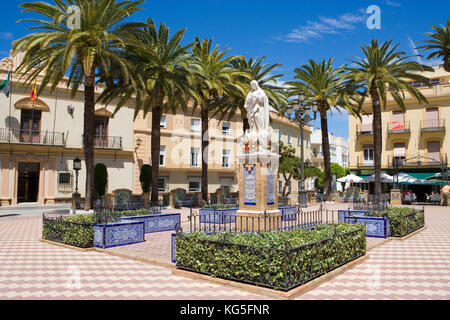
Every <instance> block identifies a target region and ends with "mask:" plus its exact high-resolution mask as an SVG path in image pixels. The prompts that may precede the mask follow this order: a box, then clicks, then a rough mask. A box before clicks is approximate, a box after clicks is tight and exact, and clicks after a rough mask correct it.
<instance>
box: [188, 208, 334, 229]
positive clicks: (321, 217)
mask: <svg viewBox="0 0 450 320" xmlns="http://www.w3.org/2000/svg"><path fill="white" fill-rule="evenodd" d="M292 208H295V212H289V213H285V214H282V215H281V216H277V215H274V214H269V213H267V212H264V213H261V214H258V215H253V216H246V217H244V216H243V217H238V216H237V215H236V213H235V212H230V211H229V210H230V209H228V211H227V209H215V208H210V209H207V210H206V213H205V211H204V212H201V211H199V210H197V209H192V208H191V209H190V214H189V216H188V222H189V232H191V233H192V232H207V233H220V232H241V233H242V232H248V231H251V232H256V233H261V232H268V231H283V230H292V229H297V228H298V229H307V228H312V227H314V226H317V225H319V224H331V223H337V222H338V221H339V217H338V210H328V209H327V208H325V207H324V206H323V205H321V206H320V208H319V209H316V210H303V209H302V208H300V207H299V206H292ZM236 211H237V209H236Z"/></svg>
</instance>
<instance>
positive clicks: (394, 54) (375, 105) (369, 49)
mask: <svg viewBox="0 0 450 320" xmlns="http://www.w3.org/2000/svg"><path fill="white" fill-rule="evenodd" d="M398 46H399V44H397V45H395V46H392V40H391V41H388V42H385V43H383V44H381V45H380V44H379V43H378V40H376V39H373V40H372V43H371V44H370V45H367V46H364V47H361V49H362V51H363V53H364V56H363V57H362V58H356V60H352V61H351V62H352V63H353V64H354V65H355V67H352V68H347V71H348V74H347V77H348V78H351V79H352V80H354V81H355V82H356V83H358V84H360V85H361V86H363V87H364V88H365V90H366V93H365V96H370V98H371V100H372V111H373V134H374V166H375V195H376V199H377V201H381V155H382V150H383V143H382V122H381V121H382V119H381V106H383V108H385V107H386V102H387V99H388V94H390V95H391V96H392V98H393V99H394V101H395V102H396V103H397V105H398V106H400V107H401V108H402V109H405V102H404V99H405V92H408V93H409V94H410V95H411V96H412V97H413V98H414V99H416V100H417V101H418V102H419V103H428V101H427V99H426V98H425V96H424V95H423V94H422V93H421V92H420V91H419V90H418V89H417V88H415V87H414V86H413V85H412V84H411V81H418V82H422V83H429V82H430V80H429V79H428V78H426V77H424V76H422V75H420V74H417V72H423V71H431V72H432V71H433V68H431V67H428V66H425V65H422V64H420V63H418V62H413V61H408V58H410V57H408V56H405V52H403V51H397V49H398Z"/></svg>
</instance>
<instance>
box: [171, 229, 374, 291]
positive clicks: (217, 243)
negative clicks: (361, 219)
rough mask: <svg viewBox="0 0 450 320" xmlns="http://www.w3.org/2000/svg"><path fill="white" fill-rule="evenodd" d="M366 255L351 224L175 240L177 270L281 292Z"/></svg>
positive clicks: (359, 234) (188, 236)
mask: <svg viewBox="0 0 450 320" xmlns="http://www.w3.org/2000/svg"><path fill="white" fill-rule="evenodd" d="M365 252H366V237H365V227H364V226H362V225H356V224H355V225H348V224H336V225H327V226H326V225H320V226H317V227H315V229H314V230H302V229H295V230H291V231H282V232H266V233H260V234H252V233H244V234H239V233H221V234H213V235H207V234H206V233H204V232H200V233H191V234H181V235H178V236H177V238H176V257H177V267H178V268H181V269H186V270H191V271H194V272H198V273H203V274H208V275H211V276H213V277H218V278H225V279H231V280H237V281H241V282H245V283H251V284H255V285H260V286H265V287H269V288H273V289H277V290H283V291H287V290H290V289H292V288H295V287H297V286H299V285H301V284H304V283H306V282H308V281H310V280H312V279H314V278H316V277H319V276H320V275H322V274H324V273H326V272H329V271H331V270H333V269H335V268H337V267H339V266H341V265H343V264H345V263H348V262H350V261H352V260H354V259H356V258H358V257H360V256H362V255H364V254H365Z"/></svg>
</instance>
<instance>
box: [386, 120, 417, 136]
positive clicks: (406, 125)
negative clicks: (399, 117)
mask: <svg viewBox="0 0 450 320" xmlns="http://www.w3.org/2000/svg"><path fill="white" fill-rule="evenodd" d="M387 128H388V134H403V133H407V134H410V133H411V123H410V122H409V121H407V122H403V123H398V124H394V123H393V122H388V124H387Z"/></svg>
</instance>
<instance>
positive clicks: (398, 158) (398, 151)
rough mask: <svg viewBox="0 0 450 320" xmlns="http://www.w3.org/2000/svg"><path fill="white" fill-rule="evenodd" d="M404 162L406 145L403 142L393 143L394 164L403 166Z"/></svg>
mask: <svg viewBox="0 0 450 320" xmlns="http://www.w3.org/2000/svg"><path fill="white" fill-rule="evenodd" d="M405 161H406V145H405V143H403V142H400V143H394V164H395V163H396V162H397V164H398V165H399V166H404V165H405Z"/></svg>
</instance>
